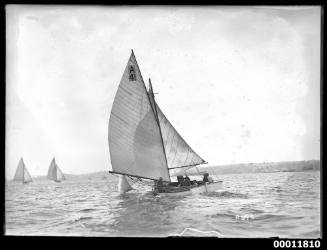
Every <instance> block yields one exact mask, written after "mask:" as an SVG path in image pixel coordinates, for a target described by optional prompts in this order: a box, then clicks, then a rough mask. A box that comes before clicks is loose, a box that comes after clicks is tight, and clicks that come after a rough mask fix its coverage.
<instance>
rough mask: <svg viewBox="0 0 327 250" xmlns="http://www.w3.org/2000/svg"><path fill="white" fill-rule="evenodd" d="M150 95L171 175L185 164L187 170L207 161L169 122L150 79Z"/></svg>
mask: <svg viewBox="0 0 327 250" xmlns="http://www.w3.org/2000/svg"><path fill="white" fill-rule="evenodd" d="M148 93H149V97H150V101H151V104H152V105H153V107H154V109H155V113H156V114H157V117H158V121H159V123H160V129H161V133H162V138H163V143H164V147H165V153H166V158H167V164H168V168H169V169H170V175H174V174H175V173H176V172H180V171H181V169H180V167H184V166H185V171H186V170H189V169H191V168H193V167H194V166H196V165H199V164H204V163H206V162H205V160H203V159H202V158H201V157H200V156H199V155H198V154H197V153H196V152H195V151H194V150H193V149H192V148H191V147H190V146H189V145H188V144H187V143H186V141H185V140H184V139H183V138H182V136H181V135H180V134H179V133H178V132H177V131H176V129H175V128H174V127H173V125H172V124H171V123H170V122H169V120H168V119H167V118H166V116H165V115H164V114H163V112H162V111H161V109H160V108H159V106H158V104H157V103H156V101H155V99H154V94H153V89H152V84H151V81H149V91H148Z"/></svg>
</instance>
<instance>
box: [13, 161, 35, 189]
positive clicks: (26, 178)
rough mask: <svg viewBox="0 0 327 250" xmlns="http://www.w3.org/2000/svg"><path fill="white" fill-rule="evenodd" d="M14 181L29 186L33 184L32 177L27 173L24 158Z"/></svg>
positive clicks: (20, 162)
mask: <svg viewBox="0 0 327 250" xmlns="http://www.w3.org/2000/svg"><path fill="white" fill-rule="evenodd" d="M13 181H15V182H22V183H23V184H28V183H30V182H32V181H33V180H32V177H31V175H30V173H29V172H28V171H27V168H26V166H25V163H24V160H23V158H20V160H19V163H18V166H17V170H16V173H15V176H14V179H13Z"/></svg>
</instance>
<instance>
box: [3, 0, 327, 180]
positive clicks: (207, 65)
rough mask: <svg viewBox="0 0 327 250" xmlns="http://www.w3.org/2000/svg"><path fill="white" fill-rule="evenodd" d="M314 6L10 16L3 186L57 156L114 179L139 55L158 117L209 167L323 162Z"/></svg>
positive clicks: (21, 10)
mask: <svg viewBox="0 0 327 250" xmlns="http://www.w3.org/2000/svg"><path fill="white" fill-rule="evenodd" d="M320 15H321V10H320V7H319V6H310V7H305V6H303V7H277V6H274V7H250V6H248V7H237V6H233V7H223V6H217V7H215V6H210V7H201V6H197V7H187V6H180V7H176V6H165V7H163V6H157V7H153V6H152V7H151V6H147V7H144V6H143V7H118V6H117V7H113V6H110V7H104V6H60V5H56V6H55V5H53V6H52V5H47V6H38V5H28V6H25V5H7V6H6V146H5V150H6V161H5V163H6V164H5V167H6V177H7V178H12V177H13V175H14V173H15V170H16V167H17V164H18V162H19V159H20V157H23V159H24V162H25V164H26V166H27V168H28V170H29V172H30V173H31V175H32V176H37V175H45V174H46V173H47V170H48V167H49V165H50V162H51V160H52V158H53V157H55V159H56V162H57V164H58V166H59V167H60V168H61V169H62V171H63V172H64V173H69V174H82V173H89V172H96V171H102V170H110V169H111V165H110V164H111V163H110V154H109V146H108V122H109V116H110V110H111V106H112V102H113V99H114V96H115V93H116V91H117V88H118V85H119V81H120V79H121V77H122V74H123V71H124V69H125V67H126V64H127V61H128V59H129V56H130V53H131V49H133V50H134V53H135V56H136V59H137V61H138V64H139V67H140V70H141V72H142V76H143V79H144V80H145V83H146V85H147V79H148V78H149V77H151V81H152V85H153V88H154V92H156V93H158V94H156V100H157V103H158V105H159V106H160V108H161V109H162V111H163V112H164V113H165V115H166V116H167V118H168V119H169V120H170V122H171V123H172V124H173V125H174V126H175V128H176V129H177V131H179V132H180V134H181V135H182V136H183V138H184V139H185V140H186V141H187V142H188V144H189V145H190V146H191V147H192V148H193V149H194V150H195V151H196V152H197V153H198V154H199V155H200V156H201V157H202V158H203V159H205V160H206V161H208V162H209V164H210V165H225V164H234V163H250V162H253V163H255V162H277V161H300V160H312V159H320V29H321V27H320V26H321V25H320V19H321V16H320Z"/></svg>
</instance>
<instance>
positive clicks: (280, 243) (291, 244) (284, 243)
mask: <svg viewBox="0 0 327 250" xmlns="http://www.w3.org/2000/svg"><path fill="white" fill-rule="evenodd" d="M274 247H275V248H320V240H274Z"/></svg>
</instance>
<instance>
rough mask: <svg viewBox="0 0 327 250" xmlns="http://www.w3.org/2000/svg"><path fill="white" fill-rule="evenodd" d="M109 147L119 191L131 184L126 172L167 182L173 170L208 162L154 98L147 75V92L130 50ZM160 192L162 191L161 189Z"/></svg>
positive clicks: (186, 190) (202, 188)
mask: <svg viewBox="0 0 327 250" xmlns="http://www.w3.org/2000/svg"><path fill="white" fill-rule="evenodd" d="M108 141H109V151H110V159H111V165H112V171H109V173H113V174H119V175H120V176H119V183H118V191H119V193H121V194H122V193H125V192H127V191H129V190H131V189H132V187H131V186H130V184H129V183H128V181H127V179H126V176H128V177H136V178H140V179H149V180H154V181H157V180H159V179H160V178H162V180H163V181H166V182H168V183H169V184H171V186H177V185H176V184H177V183H176V182H175V183H174V182H172V181H171V176H173V175H174V173H175V172H176V170H180V168H183V169H184V170H185V172H186V171H187V170H189V169H191V168H193V167H196V166H197V165H200V164H207V162H206V161H205V160H203V159H202V158H201V157H200V156H199V155H198V154H197V153H196V152H195V151H194V150H193V149H192V148H191V147H190V146H189V145H188V144H187V143H186V141H185V140H184V139H183V138H182V136H181V135H180V134H179V133H178V132H177V131H176V129H175V128H174V127H173V126H172V124H171V123H170V122H169V120H168V119H167V118H166V116H165V115H164V114H163V112H162V111H161V109H160V108H159V106H158V104H157V103H156V101H155V98H154V93H153V88H152V84H151V80H150V79H149V90H148V91H147V89H146V87H145V84H144V81H143V78H142V74H141V71H140V69H139V66H138V64H137V61H136V58H135V55H134V52H133V50H132V53H131V56H130V58H129V61H128V63H127V66H126V68H125V71H124V73H123V76H122V78H121V81H120V84H119V87H118V90H117V93H116V96H115V99H114V102H113V105H112V109H111V114H110V119H109V133H108ZM221 186H222V182H221V181H217V182H213V183H205V184H202V185H194V186H193V185H192V186H189V187H183V188H177V187H176V188H173V189H170V190H173V191H171V192H165V194H191V193H202V192H210V191H215V190H217V189H220V188H221ZM160 194H161V193H160Z"/></svg>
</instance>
